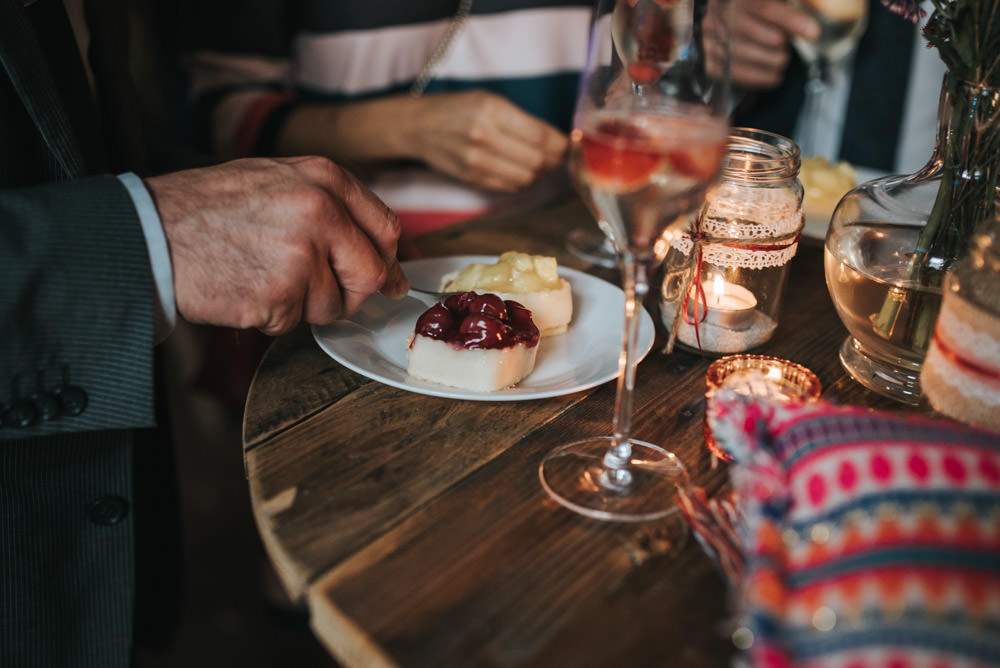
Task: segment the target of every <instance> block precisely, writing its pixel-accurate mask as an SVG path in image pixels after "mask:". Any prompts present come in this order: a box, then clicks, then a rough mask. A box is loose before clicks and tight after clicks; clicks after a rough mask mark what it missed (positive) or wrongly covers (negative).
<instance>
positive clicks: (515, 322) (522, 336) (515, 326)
mask: <svg viewBox="0 0 1000 668" xmlns="http://www.w3.org/2000/svg"><path fill="white" fill-rule="evenodd" d="M507 313H508V314H510V327H511V329H512V330H513V331H514V334H515V336H516V337H517V340H518V341H520V342H522V343H525V344H527V345H529V346H533V345H535V344H536V343H537V342H538V337H539V332H538V326H537V325H535V322H534V320H532V319H531V311H529V310H528V309H526V308H525V307H524V306H522V305H521V304H519V303H517V302H515V301H510V300H507Z"/></svg>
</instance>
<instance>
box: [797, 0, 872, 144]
mask: <svg viewBox="0 0 1000 668" xmlns="http://www.w3.org/2000/svg"><path fill="white" fill-rule="evenodd" d="M791 2H792V5H793V6H795V7H797V8H798V9H801V10H802V11H804V12H805V13H807V14H809V15H810V16H812V17H813V18H815V19H816V21H817V22H818V23H819V37H818V38H816V39H815V40H812V41H810V40H805V39H802V38H801V37H795V38H793V39H792V45H793V46H794V47H795V50H796V52H797V53H798V54H799V57H800V58H802V61H803V62H804V63H805V64H806V67H807V68H808V69H807V73H808V79H807V80H806V88H805V100H804V102H803V107H802V109H803V112H802V116H801V120H800V122H799V127H798V130H797V132H796V135H797V139H798V144H799V152H800V154H801V155H802V157H806V158H808V157H813V156H820V157H825V158H827V159H828V160H833V159H834V158H836V155H831V154H830V151H825V150H823V143H822V142H821V140H820V136H821V133H822V132H823V129H824V126H826V125H827V123H826V121H824V119H823V108H824V106H825V104H826V102H825V100H824V97H825V96H826V93H827V91H828V90H829V87H830V76H831V70H832V68H833V67H836V66H837V65H838V64H840V63H842V62H843V61H844V60H845V59H846V58H847V57H848V56H850V55H851V53H852V52H853V51H854V48H855V47H856V46H857V44H858V40H859V39H860V38H861V34H862V33H863V32H864V31H865V26H867V25H868V0H791Z"/></svg>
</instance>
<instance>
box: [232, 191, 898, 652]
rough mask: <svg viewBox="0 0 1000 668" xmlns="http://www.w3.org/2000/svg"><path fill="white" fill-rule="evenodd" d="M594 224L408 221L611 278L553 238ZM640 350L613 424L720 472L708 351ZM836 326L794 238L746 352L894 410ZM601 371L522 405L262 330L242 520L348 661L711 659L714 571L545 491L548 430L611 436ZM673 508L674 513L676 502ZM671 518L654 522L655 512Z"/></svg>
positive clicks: (717, 639) (834, 393)
mask: <svg viewBox="0 0 1000 668" xmlns="http://www.w3.org/2000/svg"><path fill="white" fill-rule="evenodd" d="M584 224H592V222H591V218H590V216H589V215H588V214H587V212H586V211H585V209H584V208H583V207H582V205H580V203H579V202H577V201H575V200H574V201H569V202H563V203H558V204H553V205H550V206H545V207H541V208H538V209H535V210H532V211H529V212H522V213H519V214H516V215H508V216H495V217H490V218H484V219H481V220H479V221H475V222H474V223H470V224H466V225H462V226H458V227H455V228H448V229H446V230H444V231H439V232H437V233H434V234H431V235H428V236H426V237H424V238H422V239H420V240H418V246H419V247H420V249H421V250H422V251H423V253H424V254H425V255H428V256H430V255H451V254H478V253H499V252H502V251H505V250H511V249H516V250H523V251H527V252H533V253H545V254H549V255H555V256H556V257H557V258H558V259H559V262H560V263H561V264H562V265H565V266H570V267H574V268H578V269H585V270H589V271H592V273H595V274H597V275H599V276H602V277H604V278H607V279H609V280H611V281H617V276H616V274H615V272H613V271H609V270H600V269H595V268H592V267H588V266H587V265H586V264H585V263H581V261H580V260H578V259H576V258H574V257H573V256H571V255H569V254H568V253H567V252H566V251H565V249H564V247H563V239H564V238H565V235H566V233H567V231H568V230H570V229H571V228H573V227H575V226H579V225H584ZM654 320H656V321H657V327H658V333H657V342H656V344H654V348H653V351H652V352H651V353H650V355H649V356H648V357H647V358H646V360H644V361H643V362H642V363H641V365H640V366H639V369H638V381H637V387H636V396H635V418H634V421H633V435H634V436H635V437H636V438H639V439H642V440H647V441H651V442H654V443H659V444H664V445H666V446H668V447H669V448H671V449H673V450H674V451H675V452H677V454H678V455H679V456H680V458H681V459H682V461H683V462H684V463H685V464H686V466H687V468H688V470H689V473H690V474H691V476H692V479H693V481H694V483H695V484H697V485H699V486H701V487H704V488H705V489H706V491H707V492H708V493H709V494H714V493H717V492H718V491H719V489H720V488H722V487H723V486H724V485H726V482H727V469H726V466H725V465H719V466H712V465H711V462H710V457H709V455H708V454H707V452H706V450H705V447H704V443H703V438H702V414H703V407H704V389H705V384H704V375H705V369H706V367H707V366H708V364H709V362H710V360H706V359H702V358H701V357H700V356H699V355H697V354H691V353H687V352H675V353H674V354H672V355H669V356H666V355H662V354H660V352H659V350H660V347H661V346H662V343H663V341H664V340H665V331H663V328H662V326H661V325H660V323H659V322H658V318H655V317H654ZM845 335H846V332H845V330H844V327H843V325H842V324H841V322H840V320H839V319H838V318H837V316H836V313H835V312H834V309H833V305H832V303H831V302H830V299H829V297H828V293H827V291H826V287H825V284H824V279H823V256H822V247H821V244H820V242H819V241H816V240H804V241H803V243H802V244H801V246H800V249H799V252H798V255H797V256H796V258H795V259H794V261H793V264H792V269H791V280H790V281H789V284H788V288H787V292H786V300H785V303H784V306H783V308H782V312H781V320H780V325H779V327H778V329H777V331H776V333H775V336H774V338H773V339H772V340H771V342H769V343H768V344H767V345H766V346H765V347H764V348H763V349H762V350H761V352H765V353H767V354H771V355H776V356H779V357H783V358H786V359H790V360H793V361H796V362H799V363H800V364H804V365H805V366H807V367H809V368H810V369H812V370H813V371H814V372H815V373H816V374H817V375H818V376H819V378H820V381H821V382H822V384H823V387H824V388H825V391H824V395H825V396H826V397H830V398H834V399H836V400H838V401H840V402H842V403H856V404H865V405H870V406H879V407H889V406H891V407H894V408H899V407H898V405H896V404H891V403H890V402H888V401H887V400H883V399H881V398H879V397H877V396H876V395H874V394H872V393H870V392H869V391H868V390H866V389H864V388H863V387H862V386H861V385H859V384H857V383H855V382H854V381H852V380H851V379H849V378H848V377H847V376H846V375H845V373H844V372H843V370H842V369H841V367H840V363H839V361H838V359H837V347H838V346H839V345H840V343H841V342H842V340H843V339H844V337H845ZM614 394H615V383H614V382H608V383H606V384H604V385H602V386H600V387H597V388H594V389H592V390H587V391H583V392H579V393H576V394H572V395H569V396H563V397H558V398H552V399H543V400H538V401H526V402H509V403H508V402H472V401H456V400H450V399H442V398H435V397H427V396H423V395H419V394H413V393H409V392H405V391H402V390H398V389H394V388H392V387H389V386H386V385H383V384H381V383H378V382H374V381H370V380H368V379H367V378H365V377H363V376H360V375H358V374H356V373H353V372H351V371H349V370H347V369H346V368H344V367H342V366H341V365H339V364H338V363H337V362H335V361H333V360H332V359H331V358H329V357H328V356H327V355H325V354H324V353H323V352H322V351H321V350H320V349H319V348H318V346H317V345H316V344H315V343H314V342H313V340H312V338H311V334H310V332H309V330H308V329H306V328H302V329H300V330H298V331H296V332H294V333H292V334H290V335H288V336H285V337H282V338H281V339H279V340H277V341H276V342H275V343H274V344H273V345H272V347H271V348H270V350H269V351H268V354H267V355H266V357H265V358H264V360H263V361H262V363H261V365H260V368H259V369H258V371H257V375H256V378H255V379H254V382H253V386H252V387H251V390H250V395H249V398H248V400H247V405H246V415H245V420H244V430H243V441H244V452H245V459H246V472H247V478H248V481H249V486H250V494H251V499H252V503H253V508H254V512H255V516H256V521H257V525H258V529H259V531H260V534H261V537H262V539H263V542H264V545H265V547H266V549H267V552H268V554H269V556H270V558H271V560H272V562H273V564H274V566H275V567H276V569H277V571H278V574H279V576H280V578H281V580H282V582H283V583H284V585H285V587H286V589H287V591H288V592H289V593H290V594H291V595H292V596H293V597H304V599H305V600H306V602H307V603H308V606H309V610H310V613H311V625H312V628H313V630H314V632H315V633H316V635H317V636H318V637H319V639H320V640H321V641H322V642H323V643H324V644H325V645H326V647H327V648H328V649H329V650H330V652H331V653H332V654H333V655H334V656H335V657H336V658H337V659H338V660H340V661H341V662H343V663H344V664H347V665H351V666H365V667H368V666H383V665H401V666H434V667H436V668H437V667H443V666H461V667H463V668H469V667H474V666H545V667H561V666H608V665H612V666H623V667H625V666H627V667H633V666H671V667H685V666H691V667H696V668H706V667H715V666H724V665H726V663H727V660H728V658H729V656H730V654H731V653H732V652H733V651H734V650H733V649H732V645H731V643H730V641H729V638H728V634H729V632H730V631H731V629H729V628H727V626H726V623H725V620H726V618H727V609H726V586H725V583H724V581H723V579H722V577H721V576H720V574H719V572H718V571H717V569H716V567H715V566H714V564H713V562H712V561H711V560H710V559H709V558H708V557H707V556H706V555H705V553H704V552H703V551H702V550H701V548H700V547H699V545H698V544H697V542H696V541H695V540H693V539H690V538H689V539H688V540H687V541H686V542H683V543H682V544H680V545H671V544H670V543H669V541H667V540H664V539H663V537H664V536H665V535H666V530H667V528H668V524H667V523H663V522H661V523H647V524H616V523H602V522H598V521H594V520H588V519H585V518H582V517H578V516H577V515H575V514H573V513H571V512H569V511H567V510H565V509H563V508H562V507H561V506H559V505H558V504H556V503H555V502H553V501H551V500H549V499H548V497H546V495H545V494H544V493H543V491H542V489H541V486H540V484H539V481H538V475H537V469H538V464H539V461H540V460H541V458H542V456H543V455H544V454H545V453H546V452H548V451H549V450H550V449H551V448H552V447H553V446H555V445H556V444H558V443H562V442H568V441H570V440H573V439H575V438H577V437H581V436H584V435H589V434H601V435H604V434H607V433H610V421H611V413H612V405H613V401H614ZM674 521H679V520H674ZM668 522H669V520H668Z"/></svg>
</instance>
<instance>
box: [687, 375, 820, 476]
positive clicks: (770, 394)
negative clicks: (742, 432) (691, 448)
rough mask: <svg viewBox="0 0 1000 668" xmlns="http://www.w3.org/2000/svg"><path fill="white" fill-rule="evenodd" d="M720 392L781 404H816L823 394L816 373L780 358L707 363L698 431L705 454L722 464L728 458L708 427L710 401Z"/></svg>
mask: <svg viewBox="0 0 1000 668" xmlns="http://www.w3.org/2000/svg"><path fill="white" fill-rule="evenodd" d="M721 389H726V390H732V391H733V392H735V393H737V394H742V395H744V396H748V397H764V398H767V399H770V400H772V401H778V402H782V403H785V402H808V401H816V400H817V399H819V397H820V393H821V392H822V391H823V388H822V386H821V385H820V382H819V378H817V377H816V374H814V373H813V372H812V371H810V370H809V369H807V368H806V367H804V366H802V365H801V364H796V363H795V362H789V361H788V360H784V359H781V358H780V357H771V356H770V355H728V356H726V357H720V358H719V359H717V360H715V361H714V362H712V363H711V364H709V365H708V370H707V371H706V372H705V417H704V420H703V421H702V431H703V433H704V435H705V445H706V446H707V447H708V449H709V451H710V452H711V453H712V454H713V455H715V457H716V458H718V459H721V460H723V461H730V460H731V459H732V456H730V455H729V453H727V452H726V451H725V450H724V449H723V448H722V447H721V446H719V444H718V443H717V442H716V441H715V438H714V437H713V436H712V430H711V428H710V427H709V424H708V415H709V411H710V410H711V409H712V400H713V399H714V397H715V395H716V393H717V392H719V390H721ZM713 462H714V460H713Z"/></svg>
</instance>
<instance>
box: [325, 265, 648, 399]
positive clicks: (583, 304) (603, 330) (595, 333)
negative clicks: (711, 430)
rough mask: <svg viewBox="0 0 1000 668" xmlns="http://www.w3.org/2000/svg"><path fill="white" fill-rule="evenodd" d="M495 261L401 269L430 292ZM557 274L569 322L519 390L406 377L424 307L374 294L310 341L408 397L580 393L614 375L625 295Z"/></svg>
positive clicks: (542, 347)
mask: <svg viewBox="0 0 1000 668" xmlns="http://www.w3.org/2000/svg"><path fill="white" fill-rule="evenodd" d="M496 260H497V258H496V256H486V255H459V256H453V257H442V258H427V259H422V260H412V261H409V262H404V263H403V270H404V271H405V272H406V275H407V277H408V278H409V279H410V283H411V284H412V285H415V286H418V287H421V288H426V289H431V290H433V289H437V288H438V287H439V285H440V282H441V276H443V275H444V274H447V273H448V272H451V271H458V270H460V269H462V268H464V267H465V266H466V265H468V264H470V263H472V262H485V263H489V264H492V263H494V262H496ZM559 275H560V276H562V277H563V278H565V279H566V280H568V281H569V283H570V286H571V288H572V290H573V320H572V322H571V323H570V326H569V328H568V330H567V331H566V333H565V334H562V335H559V336H551V337H545V338H543V339H542V340H541V341H540V342H539V344H538V356H537V358H536V361H535V370H534V371H532V372H531V375H530V376H528V377H527V378H525V379H524V380H522V381H521V382H520V383H519V384H518V385H516V386H515V387H512V388H510V389H506V390H499V391H497V392H473V391H471V390H462V389H459V388H454V387H447V386H445V385H436V384H434V383H429V382H426V381H422V380H419V379H417V378H411V377H410V376H409V375H407V373H406V338H407V336H409V334H410V333H411V332H412V331H413V327H414V325H415V324H416V322H417V317H418V316H419V315H420V314H421V313H423V312H424V311H425V310H426V309H427V306H426V305H425V304H424V303H423V302H421V301H419V300H417V299H414V298H412V297H404V298H403V299H400V300H392V299H388V298H386V297H383V296H382V295H373V296H372V297H371V298H370V299H368V300H367V301H366V302H365V303H364V305H363V306H362V307H361V309H360V310H359V311H358V312H357V313H355V314H354V315H353V316H352V317H351V318H350V319H348V320H341V321H339V322H335V323H333V324H332V325H324V326H322V327H320V326H314V327H313V330H312V331H313V337H314V338H315V339H316V342H317V343H318V344H319V346H320V348H322V349H323V350H324V351H325V352H326V353H327V354H328V355H330V357H332V358H333V359H335V360H337V361H338V362H340V363H341V364H343V365H344V366H346V367H347V368H349V369H351V370H353V371H356V372H358V373H360V374H361V375H363V376H367V377H368V378H371V379H372V380H377V381H379V382H382V383H385V384H386V385H391V386H393V387H398V388H400V389H403V390H409V391H410V392H417V393H419V394H428V395H431V396H435V397H450V398H452V399H469V400H473V401H523V400H527V399H542V398H545V397H556V396H560V395H563V394H570V393H573V392H579V391H580V390H585V389H587V388H590V387H594V386H595V385H600V384H601V383H604V382H607V381H608V380H611V379H612V378H616V377H617V376H618V354H619V351H620V349H621V337H622V328H623V326H624V321H625V315H624V312H625V294H624V293H623V292H622V291H621V289H620V288H618V287H617V286H615V285H612V284H611V283H608V282H607V281H603V280H601V279H599V278H596V277H594V276H591V275H589V274H585V273H583V272H580V271H576V270H574V269H569V268H565V267H563V268H560V269H559ZM640 312H641V314H642V318H641V320H640V321H639V342H638V352H639V359H642V358H643V357H645V356H646V354H647V353H648V352H649V350H650V348H652V347H653V337H654V335H655V330H654V327H653V319H652V318H651V317H650V315H649V313H647V312H646V310H645V309H641V310H640Z"/></svg>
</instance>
